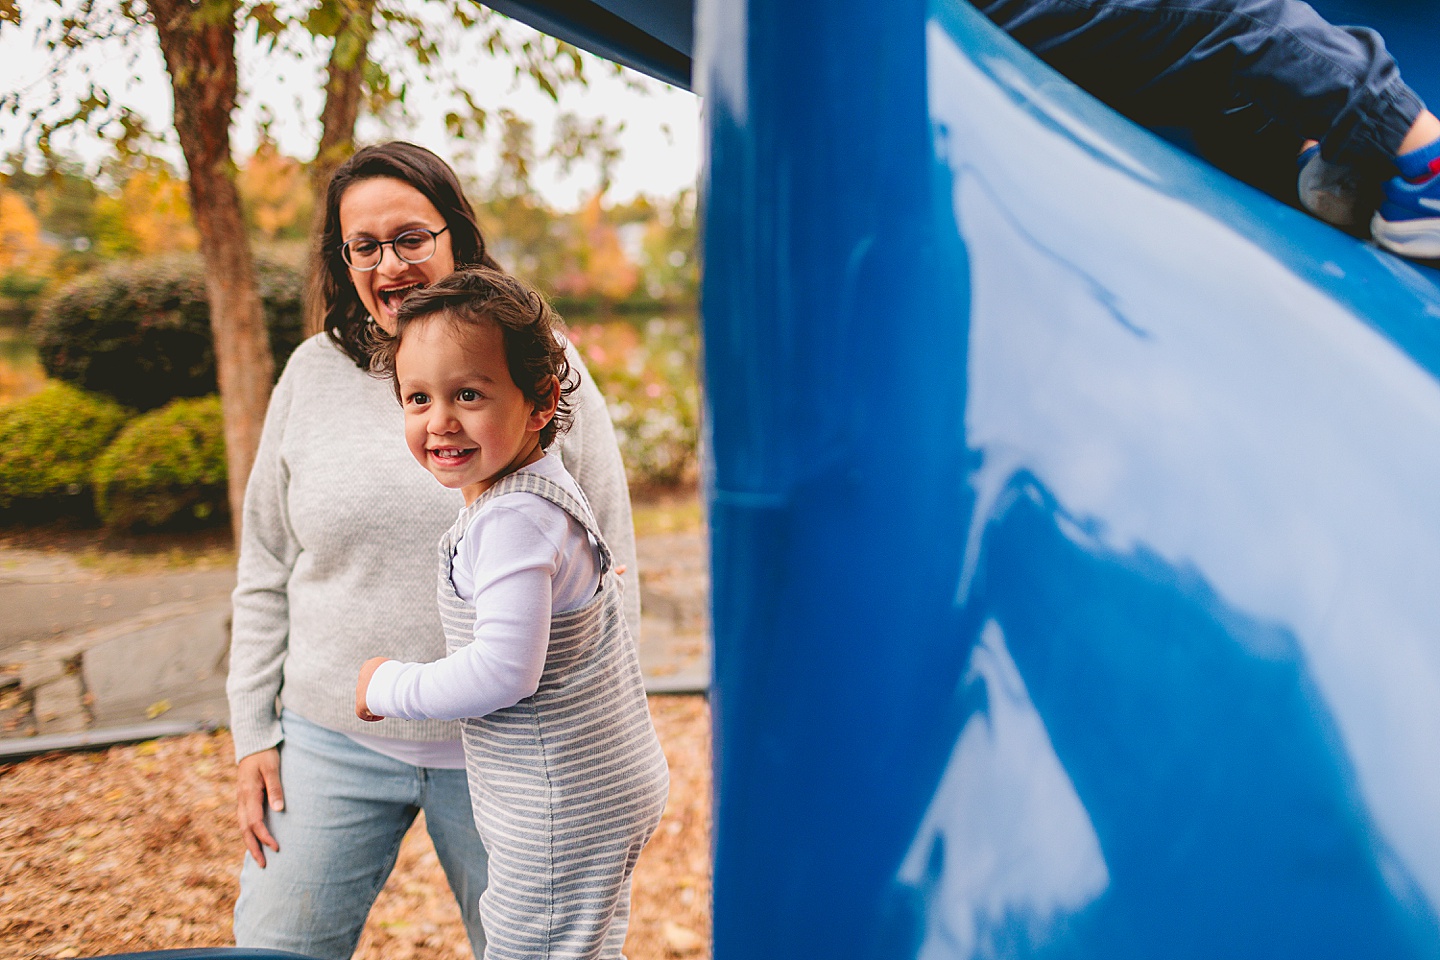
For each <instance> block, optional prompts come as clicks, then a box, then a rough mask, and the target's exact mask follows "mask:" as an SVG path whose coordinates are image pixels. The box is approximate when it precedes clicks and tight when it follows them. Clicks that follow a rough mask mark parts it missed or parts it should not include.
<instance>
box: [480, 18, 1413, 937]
mask: <svg viewBox="0 0 1440 960" xmlns="http://www.w3.org/2000/svg"><path fill="white" fill-rule="evenodd" d="M495 5H496V6H497V8H498V9H500V10H502V11H504V12H507V13H511V14H513V15H515V16H517V17H519V18H520V19H522V20H527V21H529V22H532V23H534V24H536V25H537V26H540V27H541V28H542V29H545V30H547V31H549V32H551V33H555V34H557V35H559V36H562V37H564V38H566V39H571V40H574V41H575V42H577V43H580V44H581V45H583V46H586V47H589V48H591V49H594V50H596V51H597V52H600V53H602V54H605V55H607V56H610V57H612V58H615V59H618V60H621V61H622V62H626V63H629V64H631V65H633V66H636V67H638V68H640V69H642V70H646V71H648V72H650V73H652V74H654V75H656V76H659V77H661V78H663V79H666V80H669V81H671V82H673V83H677V84H681V85H693V88H694V89H695V90H696V91H697V92H699V93H701V94H702V95H703V96H704V97H705V112H706V125H705V129H706V135H707V150H708V154H707V165H706V171H705V174H704V182H703V204H704V218H705V234H704V248H705V280H704V293H703V317H704V321H703V322H704V343H705V379H706V390H707V398H708V407H707V411H708V421H707V451H708V457H709V463H708V465H707V477H708V491H707V493H708V502H709V510H710V525H711V535H712V538H713V545H712V560H713V591H714V594H713V604H714V610H713V613H714V618H713V619H714V631H715V663H714V668H715V669H714V687H713V695H712V703H713V708H714V716H715V738H716V740H715V742H716V810H715V904H714V923H715V932H714V937H715V940H714V942H715V948H714V949H715V956H716V958H717V960H771V958H773V960H800V958H816V960H819V958H823V960H969V958H1006V960H1019V958H1045V960H1060V958H1065V960H1071V958H1074V960H1079V958H1096V960H1101V958H1103V960H1128V958H1134V960H1183V958H1191V957H1193V958H1197V960H1201V958H1203V960H1216V958H1227V960H1233V958H1255V960H1262V958H1263V960H1283V958H1296V960H1302V958H1303V960H1322V958H1346V960H1353V958H1387V960H1389V958H1394V960H1399V958H1404V960H1410V958H1437V957H1440V273H1437V271H1435V270H1433V269H1429V268H1426V267H1424V266H1419V265H1416V264H1413V263H1408V262H1405V261H1402V260H1399V259H1397V258H1395V257H1393V256H1390V255H1388V254H1386V253H1383V252H1381V251H1379V250H1378V249H1376V248H1375V247H1374V246H1373V245H1370V244H1366V243H1361V242H1359V241H1357V240H1355V239H1352V238H1351V237H1348V236H1345V235H1343V234H1342V233H1340V232H1338V231H1336V230H1333V229H1331V228H1330V227H1327V226H1325V225H1324V224H1322V223H1319V222H1317V221H1315V220H1313V219H1311V218H1310V217H1308V216H1306V215H1304V214H1302V213H1300V212H1298V211H1296V210H1293V209H1290V208H1288V207H1286V206H1284V205H1283V204H1280V203H1278V202H1276V201H1274V200H1272V199H1270V198H1269V197H1267V196H1265V195H1263V194H1261V193H1259V192H1257V191H1255V190H1253V189H1251V188H1249V187H1246V186H1243V185H1241V184H1239V183H1237V182H1236V181H1234V180H1232V179H1230V178H1229V177H1227V176H1225V175H1223V174H1221V173H1218V172H1216V171H1215V170H1214V169H1212V168H1211V167H1209V166H1208V165H1206V164H1204V163H1203V162H1200V161H1198V160H1196V159H1195V158H1194V157H1192V156H1190V155H1188V154H1186V153H1184V152H1182V151H1181V150H1178V149H1177V148H1175V147H1173V146H1171V145H1170V144H1168V143H1166V142H1165V141H1163V140H1161V139H1160V138H1158V137H1157V136H1155V135H1153V134H1151V133H1149V132H1146V131H1144V130H1142V129H1139V128H1137V127H1135V126H1134V125H1132V124H1130V123H1129V122H1127V121H1125V120H1124V119H1122V118H1120V117H1119V116H1117V115H1116V114H1114V113H1113V112H1112V111H1110V110H1109V109H1107V108H1106V107H1104V106H1103V105H1101V104H1099V103H1097V102H1096V101H1094V100H1093V99H1091V98H1090V97H1088V96H1087V95H1085V94H1084V93H1082V92H1080V91H1079V90H1078V89H1076V88H1075V87H1074V86H1073V85H1071V84H1070V83H1068V82H1067V81H1065V80H1064V79H1063V78H1061V77H1060V76H1058V75H1057V74H1055V73H1054V72H1053V71H1051V70H1050V69H1049V68H1047V67H1046V66H1044V65H1043V64H1041V63H1040V62H1038V61H1037V60H1036V59H1035V58H1034V57H1032V56H1030V55H1029V54H1028V53H1027V52H1025V51H1024V50H1023V49H1021V48H1020V47H1019V46H1017V45H1016V44H1014V43H1013V42H1012V41H1011V40H1010V39H1009V38H1007V37H1006V36H1004V35H1003V34H1002V33H1000V32H999V31H997V30H996V29H995V28H994V27H992V26H991V25H990V24H989V22H988V21H985V20H984V19H983V18H982V17H980V16H979V15H978V14H977V13H976V12H975V11H974V10H973V9H972V8H971V7H969V6H968V5H967V4H966V3H964V2H963V0H931V2H929V3H925V2H919V0H891V2H887V3H875V2H860V0H825V2H820V0H745V2H740V0H701V2H700V3H699V6H698V9H694V10H692V8H691V4H690V2H689V0H672V2H667V0H655V2H646V0H603V2H589V3H560V2H558V0H556V2H542V0H535V2H527V0H514V2H508V0H507V2H499V3H497V4H495ZM1317 6H1318V7H1319V8H1320V9H1321V11H1322V12H1323V13H1326V14H1327V15H1328V16H1330V17H1331V19H1334V20H1339V21H1348V22H1361V23H1368V24H1371V25H1373V26H1376V27H1378V28H1380V29H1381V30H1382V31H1384V32H1385V34H1386V36H1387V37H1388V39H1389V42H1390V45H1391V47H1392V48H1393V49H1394V50H1395V51H1396V52H1397V56H1398V58H1399V60H1400V63H1401V66H1402V69H1404V71H1405V73H1406V76H1407V78H1408V79H1409V80H1410V81H1411V82H1412V84H1413V85H1414V86H1415V87H1416V88H1417V89H1418V90H1419V91H1420V92H1421V93H1422V95H1425V96H1427V97H1428V99H1429V100H1430V102H1431V103H1432V105H1433V104H1437V103H1440V58H1437V57H1436V52H1437V50H1440V6H1437V5H1436V4H1435V3H1434V2H1433V0H1388V2H1383V0H1368V2H1367V0H1330V2H1322V3H1318V4H1317Z"/></svg>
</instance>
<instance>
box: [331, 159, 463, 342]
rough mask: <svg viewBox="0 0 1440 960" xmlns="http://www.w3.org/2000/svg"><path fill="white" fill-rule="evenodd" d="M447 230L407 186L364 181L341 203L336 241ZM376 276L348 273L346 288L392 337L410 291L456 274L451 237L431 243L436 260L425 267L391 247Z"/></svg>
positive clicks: (442, 236) (383, 255)
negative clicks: (408, 260) (351, 289)
mask: <svg viewBox="0 0 1440 960" xmlns="http://www.w3.org/2000/svg"><path fill="white" fill-rule="evenodd" d="M416 228H423V229H425V230H432V231H435V230H445V218H444V217H442V216H441V215H440V211H439V210H436V209H435V205H434V204H433V203H431V202H430V201H429V200H427V199H425V195H424V194H423V193H421V192H420V191H419V190H416V189H415V188H414V187H412V186H410V184H408V183H405V182H404V181H402V180H394V179H391V178H390V177H376V178H375V179H373V180H362V181H360V182H359V183H357V184H355V185H354V186H352V187H350V188H349V189H348V190H346V191H345V192H344V194H342V195H341V197H340V240H341V242H342V243H344V242H348V241H350V240H354V239H356V238H357V237H369V238H371V239H372V240H386V241H388V240H394V239H395V238H396V237H397V236H399V235H400V234H402V233H404V232H405V231H406V230H414V229H416ZM380 253H381V255H380V265H379V266H378V267H376V268H375V269H374V270H364V271H362V270H356V269H355V268H354V267H347V270H348V272H349V274H350V282H351V283H352V284H354V285H355V292H356V294H358V295H359V297H360V302H361V303H362V304H364V305H365V310H366V311H367V312H368V313H369V314H370V316H371V317H373V318H374V319H375V322H376V323H378V324H380V326H381V327H382V328H384V330H385V331H386V332H387V333H394V332H395V314H396V312H397V311H398V310H399V309H400V301H401V300H403V299H405V295H406V294H407V293H409V292H410V291H411V290H414V289H417V288H419V287H423V286H428V285H429V284H432V283H434V282H435V281H436V280H439V279H441V278H443V277H446V276H449V275H450V274H451V273H453V272H454V271H455V254H454V252H453V250H452V248H451V246H450V231H448V230H446V231H445V232H444V233H442V234H440V236H438V237H436V238H435V255H434V256H432V257H431V258H430V259H429V260H426V261H425V262H424V263H406V262H405V261H404V260H401V259H400V258H399V257H397V256H396V255H395V249H394V247H393V246H390V245H388V244H387V245H386V246H385V247H384V248H382V249H381V252H380Z"/></svg>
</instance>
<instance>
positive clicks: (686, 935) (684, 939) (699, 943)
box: [660, 920, 705, 953]
mask: <svg viewBox="0 0 1440 960" xmlns="http://www.w3.org/2000/svg"><path fill="white" fill-rule="evenodd" d="M660 935H661V936H663V937H664V938H665V945H666V946H668V947H669V948H670V949H671V950H674V951H675V952H676V953H690V952H691V951H693V950H699V949H700V948H701V947H703V946H704V945H705V941H704V940H703V939H702V938H701V937H700V934H698V933H696V932H695V931H694V930H691V929H690V928H689V927H682V926H680V924H678V923H676V922H675V921H674V920H666V921H665V923H664V925H663V926H662V927H661V928H660Z"/></svg>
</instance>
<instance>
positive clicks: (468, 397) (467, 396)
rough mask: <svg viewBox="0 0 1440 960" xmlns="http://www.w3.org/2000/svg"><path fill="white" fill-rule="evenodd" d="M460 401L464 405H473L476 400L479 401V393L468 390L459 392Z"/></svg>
mask: <svg viewBox="0 0 1440 960" xmlns="http://www.w3.org/2000/svg"><path fill="white" fill-rule="evenodd" d="M460 399H461V400H462V401H464V402H465V403H474V402H475V401H476V400H479V399H480V392H479V391H478V390H470V389H468V388H467V389H465V390H461V391H460Z"/></svg>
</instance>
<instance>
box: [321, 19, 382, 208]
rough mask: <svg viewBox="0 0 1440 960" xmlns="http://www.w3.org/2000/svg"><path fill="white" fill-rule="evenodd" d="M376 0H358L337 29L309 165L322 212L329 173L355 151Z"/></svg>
mask: <svg viewBox="0 0 1440 960" xmlns="http://www.w3.org/2000/svg"><path fill="white" fill-rule="evenodd" d="M374 16H375V0H358V2H356V4H355V6H354V7H353V8H352V9H351V10H350V11H349V13H348V14H347V15H346V17H345V19H344V21H343V22H342V23H341V25H340V29H339V30H337V31H336V32H335V45H334V46H333V47H331V48H330V63H329V66H328V67H327V68H326V76H325V109H324V110H323V111H322V112H321V114H320V146H319V147H317V148H316V150H315V160H314V161H313V162H312V163H311V164H310V185H311V187H312V189H313V190H314V191H315V201H316V202H315V209H316V210H317V211H320V212H321V214H322V215H323V213H324V207H325V187H326V185H327V184H329V182H330V174H332V173H334V172H335V168H336V167H338V166H340V164H342V163H344V162H345V160H346V159H347V158H348V157H349V156H350V154H352V153H354V152H355V121H356V119H357V118H358V117H359V116H360V100H361V93H362V91H363V82H364V79H365V64H366V63H367V62H368V59H367V58H368V50H369V46H370V37H371V36H372V35H373V34H374V32H375V24H374Z"/></svg>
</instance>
